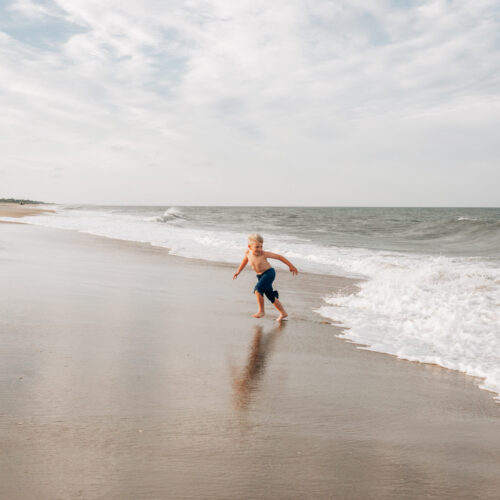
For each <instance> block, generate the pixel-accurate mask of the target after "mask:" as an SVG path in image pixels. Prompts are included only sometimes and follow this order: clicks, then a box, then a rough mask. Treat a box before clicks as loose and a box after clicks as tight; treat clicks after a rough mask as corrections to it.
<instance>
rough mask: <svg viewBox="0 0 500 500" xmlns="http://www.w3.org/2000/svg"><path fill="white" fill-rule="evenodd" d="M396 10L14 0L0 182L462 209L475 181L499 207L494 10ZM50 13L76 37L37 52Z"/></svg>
mask: <svg viewBox="0 0 500 500" xmlns="http://www.w3.org/2000/svg"><path fill="white" fill-rule="evenodd" d="M408 4H409V5H407V6H405V7H402V6H399V7H397V6H394V3H393V2H389V1H381V0H380V1H374V2H370V3H367V2H362V1H360V0H359V1H350V2H347V1H340V0H339V1H327V0H314V1H313V0H302V1H299V2H287V1H284V0H282V1H276V2H272V3H270V2H264V1H255V0H254V1H250V0H249V1H243V0H242V1H238V2H232V1H227V0H226V1H222V0H212V1H198V2H181V1H171V2H167V3H165V2H159V1H153V0H149V1H148V0H145V1H143V2H140V3H138V2H131V1H129V2H127V1H121V2H117V1H108V2H101V3H97V2H88V1H83V0H54V1H53V2H45V3H42V4H40V3H37V2H33V1H28V0H17V1H16V2H13V3H12V4H11V12H14V13H16V15H17V16H18V17H17V18H15V19H14V20H12V21H11V23H10V24H9V26H8V27H7V28H5V32H6V33H8V34H4V35H3V36H1V37H0V103H1V104H2V109H3V110H5V112H4V113H3V117H2V122H1V123H0V132H1V134H2V137H4V139H3V143H4V146H5V147H2V151H3V153H2V164H4V165H7V166H8V167H10V169H9V171H8V174H6V173H5V170H6V169H3V173H0V183H1V185H2V190H4V189H8V190H10V191H9V192H8V193H7V192H6V193H5V194H6V195H8V194H15V195H24V194H25V193H26V196H28V195H29V197H38V198H40V197H45V198H47V199H50V200H55V201H68V202H70V201H72V200H74V201H88V202H101V203H104V202H108V201H109V202H113V203H117V202H122V203H146V202H148V201H150V202H152V203H165V204H168V203H188V204H189V203H277V204H280V203H289V204H294V203H301V204H304V203H305V204H308V203H311V204H317V203H322V204H358V205H359V204H424V205H425V204H432V205H436V204H452V205H459V204H462V203H464V204H471V200H470V199H469V198H470V196H469V193H470V190H469V191H468V187H470V186H471V185H472V184H474V185H475V186H476V189H475V190H474V192H476V193H477V192H479V193H482V194H481V195H480V196H477V199H475V201H474V200H472V201H473V203H472V204H496V205H498V204H499V201H500V199H499V195H498V194H497V193H496V192H494V190H493V188H492V185H494V184H495V183H494V182H493V183H492V179H495V180H496V181H497V183H498V180H500V179H499V174H498V172H497V170H498V169H497V167H496V163H495V161H496V158H498V154H499V153H500V151H499V149H500V147H499V146H498V145H497V142H498V141H496V139H495V137H494V133H492V131H493V130H495V129H497V128H498V125H499V121H500V119H499V116H500V115H499V114H498V111H499V107H500V106H499V102H500V100H499V83H500V81H499V80H500V73H499V68H500V65H499V63H500V60H499V58H500V43H499V42H500V40H499V36H498V28H499V26H498V13H499V8H498V7H497V6H496V2H494V1H487V0H478V1H477V2H467V1H464V0H459V1H454V2H444V1H419V2H408ZM61 19H63V20H64V23H65V24H66V25H67V26H71V27H73V28H74V30H75V31H74V32H70V33H69V34H68V36H67V37H66V38H64V39H60V38H59V39H58V40H57V41H55V42H53V43H52V44H51V45H50V46H49V47H48V48H47V46H44V45H42V44H37V43H36V39H35V40H34V41H31V40H30V39H29V36H27V35H29V34H30V33H32V34H33V33H38V30H39V28H40V26H41V25H42V24H43V23H44V26H45V30H44V36H50V34H51V33H53V32H55V30H56V25H54V29H53V31H51V23H52V22H56V21H54V20H57V23H59V24H57V29H60V27H61V25H60V23H61ZM16 21H17V22H18V23H19V27H18V28H17V31H16V29H14V28H13V27H15V22H16ZM0 29H1V27H0ZM9 34H10V35H9ZM21 35H26V36H21ZM40 158H42V159H43V163H40V161H39V160H40ZM47 165H50V167H48V166H47ZM51 168H58V169H62V170H57V182H58V183H57V185H56V184H54V183H53V182H48V181H46V180H45V172H47V171H50V169H51ZM478 169H479V170H478ZM374 172H377V175H374ZM454 172H456V174H454ZM478 172H479V173H478ZM27 174H29V175H27ZM450 175H457V176H460V178H462V177H463V176H465V178H466V179H467V180H468V182H465V183H461V184H460V183H459V184H460V185H456V186H455V185H454V183H453V182H450V181H449V176H450ZM117 176H118V177H119V179H118V180H117ZM409 176H413V177H414V178H418V182H414V183H413V185H412V184H411V183H408V182H407V179H408V178H409ZM363 179H364V180H365V181H364V180H363ZM200 180H202V181H200ZM268 181H269V184H268ZM431 183H433V185H432V188H429V189H426V186H429V185H430V184H431ZM97 184H98V185H99V189H98V190H93V189H92V187H93V186H95V185H97ZM5 186H7V187H5ZM268 186H270V187H268ZM298 186H300V188H301V190H300V192H299V190H298ZM39 193H40V194H39ZM294 200H295V201H294ZM405 200H408V201H407V202H405ZM462 200H466V201H462Z"/></svg>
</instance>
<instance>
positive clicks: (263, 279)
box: [233, 234, 298, 321]
mask: <svg viewBox="0 0 500 500" xmlns="http://www.w3.org/2000/svg"><path fill="white" fill-rule="evenodd" d="M263 243H264V238H263V237H262V236H261V235H260V234H251V235H250V236H249V237H248V249H247V250H245V257H244V258H243V260H242V261H241V264H240V267H239V268H238V270H237V271H236V272H235V273H234V276H233V280H235V279H236V278H237V277H238V274H240V273H241V271H242V270H243V268H244V267H245V266H246V265H247V264H248V263H249V262H250V266H251V267H252V269H253V270H254V271H255V272H256V273H257V279H258V281H257V285H255V288H254V293H255V296H256V297H257V305H258V306H259V310H258V311H257V312H256V313H255V314H252V316H253V317H254V318H262V316H264V315H265V314H266V313H265V312H264V294H265V295H266V297H267V298H268V299H269V300H270V301H271V303H272V304H273V306H274V307H276V309H278V311H279V313H280V316H279V318H278V319H277V320H276V321H281V320H283V319H285V318H286V317H287V316H288V314H287V313H286V311H285V308H284V307H283V306H282V305H281V302H280V301H279V300H278V292H277V291H276V290H273V281H274V278H275V277H276V271H275V270H274V268H273V267H271V264H269V262H268V260H267V259H278V260H281V262H284V263H285V264H286V265H287V266H288V267H289V268H290V272H291V273H292V274H294V275H295V274H298V271H297V268H296V267H295V266H294V265H293V264H292V263H291V262H290V261H289V260H287V259H285V257H283V256H282V255H278V254H277V253H271V252H264V250H262V245H263Z"/></svg>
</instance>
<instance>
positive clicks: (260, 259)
mask: <svg viewBox="0 0 500 500" xmlns="http://www.w3.org/2000/svg"><path fill="white" fill-rule="evenodd" d="M247 257H248V263H249V264H250V266H251V267H252V269H253V270H254V271H255V272H256V273H257V274H261V273H263V272H264V271H267V270H268V269H269V268H270V267H271V264H269V261H268V260H267V259H266V257H264V255H252V254H251V253H249V254H248V255H247Z"/></svg>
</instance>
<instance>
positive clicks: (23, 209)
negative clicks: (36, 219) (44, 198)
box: [0, 203, 54, 222]
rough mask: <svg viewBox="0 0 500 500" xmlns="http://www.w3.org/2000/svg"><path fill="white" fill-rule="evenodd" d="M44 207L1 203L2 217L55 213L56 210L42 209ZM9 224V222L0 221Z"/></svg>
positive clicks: (0, 214)
mask: <svg viewBox="0 0 500 500" xmlns="http://www.w3.org/2000/svg"><path fill="white" fill-rule="evenodd" d="M42 207H43V205H21V204H20V203H0V217H15V218H19V217H27V216H29V215H39V214H43V213H53V212H54V210H48V209H46V208H42ZM0 222H7V221H0Z"/></svg>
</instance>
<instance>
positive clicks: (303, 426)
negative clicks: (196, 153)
mask: <svg viewBox="0 0 500 500" xmlns="http://www.w3.org/2000/svg"><path fill="white" fill-rule="evenodd" d="M28 210H32V211H35V212H36V210H37V207H21V206H12V207H7V208H5V206H1V207H0V215H1V216H7V217H14V215H12V214H13V213H16V214H19V215H20V216H22V215H23V214H26V215H34V214H35V212H30V213H29V214H28V213H26V211H28ZM7 211H9V212H7ZM23 211H24V212H23ZM19 222H22V219H19ZM234 271H235V267H234V266H232V265H230V264H227V263H217V262H213V263H209V262H206V261H202V260H197V259H187V258H183V257H178V256H173V255H170V254H169V252H168V250H167V249H165V248H158V247H153V246H151V245H149V244H141V243H134V242H125V241H118V240H113V239H106V238H102V237H98V236H93V235H89V234H81V233H77V232H71V231H65V230H62V229H53V228H47V227H36V226H32V225H28V224H0V273H1V276H2V278H3V286H2V288H1V292H0V303H1V310H2V314H1V317H0V331H1V339H2V340H1V347H0V397H1V401H2V406H1V410H0V440H1V441H0V442H1V446H2V454H1V455H0V482H1V484H2V494H1V497H2V498H6V499H9V500H16V499H32V498H33V499H35V498H36V499H59V498H60V499H66V498H68V499H69V498H71V499H73V498H84V499H94V498H95V499H101V498H102V499H115V498H116V499H138V498H140V499H170V498H194V499H198V498H227V499H234V498H265V499H267V498H270V499H281V498H283V499H294V498H297V499H299V498H300V499H302V498H345V499H360V498H369V499H401V498H405V499H406V498H410V499H411V498H415V499H417V498H418V499H420V498H439V499H441V498H443V499H444V498H454V499H456V498H463V499H471V498H477V499H494V498H498V492H499V491H500V475H499V474H498V471H499V466H500V406H499V404H498V403H497V402H495V400H494V399H493V395H492V393H490V392H488V391H484V390H480V389H479V388H478V385H479V383H480V380H479V379H476V378H474V377H470V376H467V375H465V374H463V373H460V372H457V371H453V370H447V369H445V368H441V367H439V366H436V365H430V364H422V363H415V362H409V361H404V360H401V359H397V358H396V357H393V356H389V355H386V354H381V353H375V352H371V351H367V350H363V349H360V348H359V347H360V346H358V345H356V344H354V343H351V342H348V341H346V340H344V339H341V338H338V335H339V334H340V333H341V330H340V328H339V327H336V326H335V325H332V324H331V322H330V321H325V320H324V319H322V318H321V317H320V316H319V315H318V314H316V313H315V312H314V310H315V309H317V308H319V307H321V305H322V303H323V300H322V299H323V294H324V290H325V289H328V290H329V291H330V292H333V291H335V290H338V291H342V290H352V289H353V288H355V287H356V286H357V282H356V280H353V279H348V278H345V277H335V276H325V275H319V274H312V273H301V274H299V276H297V277H293V276H291V275H290V273H287V272H286V271H285V270H282V269H279V270H278V276H277V283H278V284H279V290H280V300H282V303H283V304H284V306H285V307H286V308H287V310H288V312H289V314H290V320H289V321H288V322H284V323H283V324H281V325H279V324H277V323H276V321H274V318H275V317H276V316H277V313H276V311H274V309H273V308H272V307H271V306H270V305H269V304H267V305H266V307H267V316H266V317H265V318H263V319H261V320H255V319H253V318H252V317H251V316H250V315H251V314H252V313H253V312H255V308H256V304H255V298H254V296H253V294H252V290H253V286H254V284H255V275H254V274H253V273H252V272H251V271H248V270H246V271H245V272H243V273H242V274H241V275H240V277H239V278H238V280H236V281H232V279H231V278H232V275H233V273H234Z"/></svg>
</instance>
